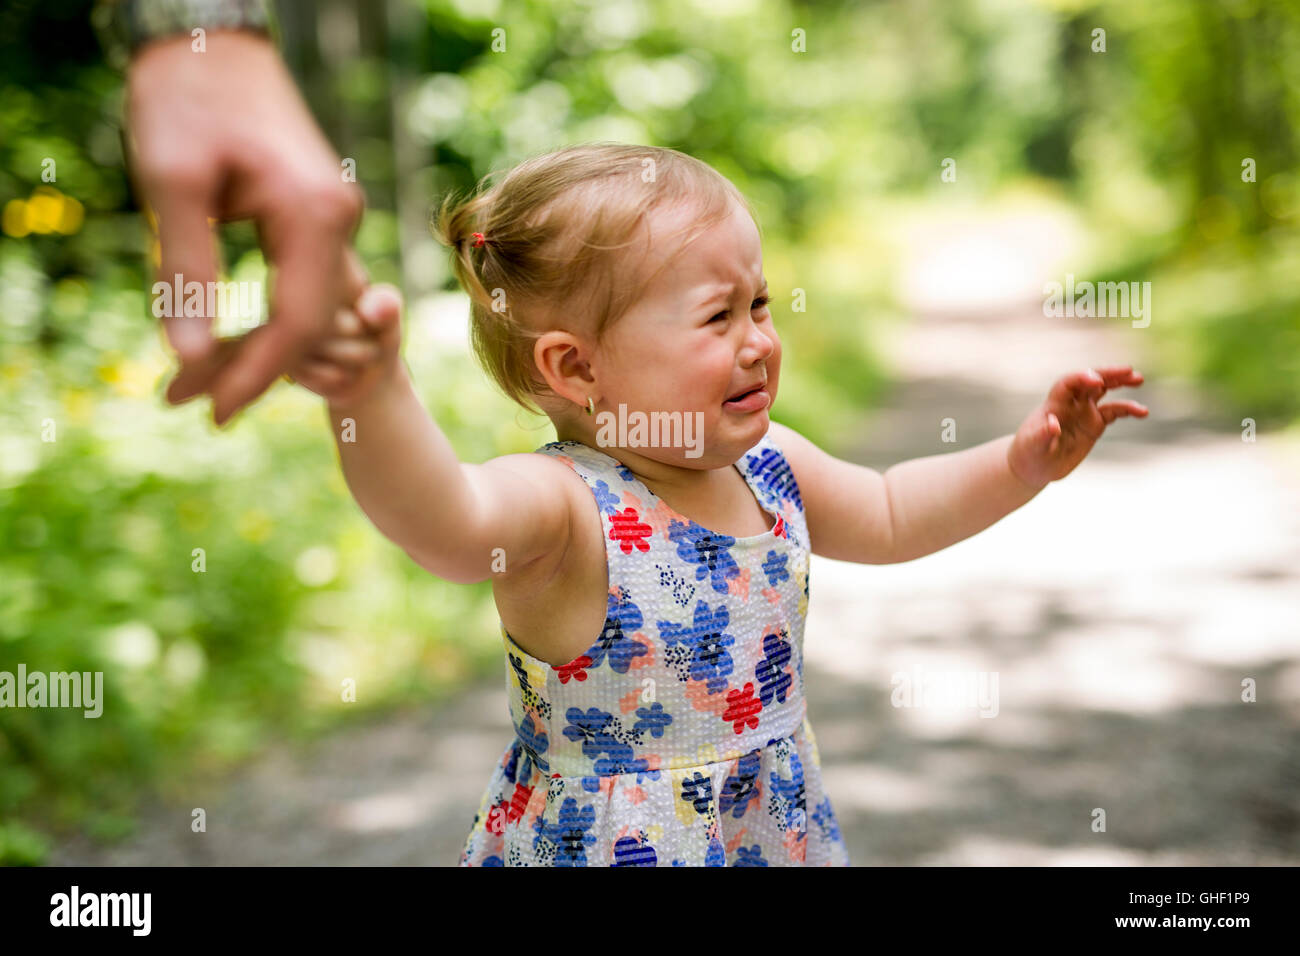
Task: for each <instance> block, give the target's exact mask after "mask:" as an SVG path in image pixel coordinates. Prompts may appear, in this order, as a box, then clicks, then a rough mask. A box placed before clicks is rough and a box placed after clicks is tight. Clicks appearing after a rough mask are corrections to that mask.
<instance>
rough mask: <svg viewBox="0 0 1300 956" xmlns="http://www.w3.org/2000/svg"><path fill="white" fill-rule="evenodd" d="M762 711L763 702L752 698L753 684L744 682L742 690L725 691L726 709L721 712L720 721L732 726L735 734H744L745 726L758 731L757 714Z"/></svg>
mask: <svg viewBox="0 0 1300 956" xmlns="http://www.w3.org/2000/svg"><path fill="white" fill-rule="evenodd" d="M762 709H763V702H762V701H761V700H759V699H758V698H757V697H755V696H754V684H753V683H752V682H751V681H746V682H745V689H744V690H729V691H727V709H726V710H725V711H723V712H722V719H723V720H725V721H727V723H729V724H732V725H733V728H732V729H734V730H735V731H736V733H738V734H740V733H744V732H745V724H749V726H750V729H752V730H757V729H758V712H759V711H761V710H762Z"/></svg>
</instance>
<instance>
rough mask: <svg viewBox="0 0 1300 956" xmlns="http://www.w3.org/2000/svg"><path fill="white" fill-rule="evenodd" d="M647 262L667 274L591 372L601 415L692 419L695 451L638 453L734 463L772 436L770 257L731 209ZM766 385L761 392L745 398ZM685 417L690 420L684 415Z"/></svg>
mask: <svg viewBox="0 0 1300 956" xmlns="http://www.w3.org/2000/svg"><path fill="white" fill-rule="evenodd" d="M695 214H696V213H695V211H694V210H686V211H683V210H677V211H674V212H672V213H661V214H659V215H658V216H657V217H656V218H655V220H654V221H653V223H652V225H651V237H652V238H651V242H652V243H655V239H654V237H655V236H666V235H671V234H672V233H674V232H675V231H677V230H678V229H680V228H681V227H683V226H685V225H688V224H689V216H691V215H695ZM672 241H673V240H671V239H660V240H659V242H658V243H657V244H655V245H653V246H652V248H651V251H650V254H649V255H648V256H647V260H646V263H647V268H649V269H650V270H653V269H655V268H658V267H659V266H660V265H661V264H663V263H664V261H665V260H670V261H669V264H668V265H667V266H665V268H663V269H662V271H660V272H659V274H658V276H657V278H656V279H655V281H654V283H653V284H652V285H651V286H650V288H649V289H648V290H647V293H646V295H645V296H644V297H643V299H642V300H641V301H639V302H637V303H636V304H635V305H634V306H633V307H632V308H631V310H629V311H628V312H627V313H626V314H625V315H623V316H622V318H620V319H619V320H618V322H616V323H615V324H614V326H613V328H611V329H610V331H609V334H608V335H607V336H606V338H605V341H604V342H603V343H602V345H601V347H600V349H599V350H598V352H597V354H596V356H595V361H594V362H593V369H594V370H595V371H596V373H597V374H598V376H599V383H600V395H601V402H600V407H601V410H603V411H606V410H607V411H609V412H611V413H613V414H614V415H618V414H619V406H620V404H621V405H623V406H625V408H626V410H627V414H628V415H629V416H631V414H632V413H633V412H641V413H643V414H644V415H646V416H650V415H652V414H653V413H654V412H682V413H690V415H691V418H692V419H693V424H692V427H694V425H695V424H696V423H698V426H699V434H698V435H697V436H694V441H693V444H695V445H696V446H698V447H697V448H692V449H686V448H682V447H649V448H637V449H635V450H636V451H637V453H638V454H641V455H644V456H646V457H649V458H653V459H655V460H658V461H662V462H664V463H665V464H674V465H679V466H685V467H690V468H717V467H722V466H726V465H730V464H731V463H733V462H734V461H736V460H737V459H738V458H739V457H740V456H741V455H742V454H744V453H745V452H746V451H748V450H749V449H750V448H752V447H753V446H754V445H755V444H756V443H757V442H758V441H759V440H760V439H761V438H762V437H763V436H764V435H765V434H766V433H767V428H768V424H769V419H768V412H769V410H770V408H771V405H772V403H773V401H775V399H776V392H777V385H778V382H779V378H780V371H781V340H780V338H779V337H778V336H777V333H776V329H775V327H774V325H773V321H772V313H771V311H770V310H769V309H768V307H767V297H768V289H767V283H766V281H765V279H764V277H763V253H762V246H761V243H760V241H759V235H758V229H757V228H756V227H755V225H754V222H753V220H752V219H751V218H750V217H749V214H748V213H747V212H746V211H745V210H744V209H743V208H741V207H740V206H738V205H733V206H732V208H731V211H730V214H729V215H728V216H727V218H726V219H724V220H722V221H720V222H718V223H716V224H715V225H713V226H712V227H710V228H709V229H708V230H706V231H705V232H703V233H701V234H700V235H699V236H697V237H696V239H695V241H694V242H692V243H691V244H690V245H688V246H686V247H685V248H684V249H672V248H660V247H661V246H664V245H666V244H668V243H670V242H672ZM755 386H762V389H761V390H760V391H757V392H754V393H752V394H749V395H746V396H744V397H740V398H737V396H740V395H741V393H744V392H747V391H750V390H752V389H754V388H755ZM683 417H685V416H683Z"/></svg>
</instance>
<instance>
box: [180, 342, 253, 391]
mask: <svg viewBox="0 0 1300 956" xmlns="http://www.w3.org/2000/svg"><path fill="white" fill-rule="evenodd" d="M238 350H239V342H238V341H237V340H235V339H225V340H219V341H218V342H217V345H216V348H214V349H213V350H212V351H210V352H209V353H208V354H207V355H205V356H204V357H203V358H201V359H198V360H196V361H193V362H190V363H189V364H186V365H182V366H181V368H180V371H179V372H178V373H177V374H176V377H175V378H173V379H172V380H171V382H170V383H169V384H168V386H167V392H166V398H167V401H168V402H170V403H171V404H172V405H180V404H181V403H183V402H187V401H189V400H190V399H191V398H193V397H194V396H195V395H199V394H201V393H202V392H203V390H204V388H205V387H206V386H207V384H208V382H210V381H212V379H213V378H214V377H215V376H216V375H217V373H218V372H220V371H221V369H222V368H224V367H225V366H226V364H227V363H228V362H229V361H230V360H231V358H232V357H233V356H234V355H235V353H236V352H238Z"/></svg>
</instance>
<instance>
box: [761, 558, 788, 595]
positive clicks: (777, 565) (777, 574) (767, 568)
mask: <svg viewBox="0 0 1300 956" xmlns="http://www.w3.org/2000/svg"><path fill="white" fill-rule="evenodd" d="M789 560H790V556H789V555H788V554H777V553H776V552H775V551H769V552H767V557H766V558H765V559H764V560H763V573H764V574H766V575H767V583H768V584H769V585H771V586H772V587H776V586H777V585H778V584H780V583H781V582H782V581H788V580H790V572H789V570H787V568H786V564H788V563H789Z"/></svg>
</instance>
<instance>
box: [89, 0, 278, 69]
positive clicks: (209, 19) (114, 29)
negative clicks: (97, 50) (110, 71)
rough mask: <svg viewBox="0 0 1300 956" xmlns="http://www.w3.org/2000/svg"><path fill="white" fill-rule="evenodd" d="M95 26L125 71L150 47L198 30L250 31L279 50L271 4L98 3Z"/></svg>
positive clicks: (231, 0)
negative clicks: (158, 42)
mask: <svg viewBox="0 0 1300 956" xmlns="http://www.w3.org/2000/svg"><path fill="white" fill-rule="evenodd" d="M91 22H92V24H93V25H94V27H95V31H96V33H97V34H98V35H99V41H100V45H101V46H102V47H103V49H104V55H105V57H106V58H107V59H108V62H109V63H110V65H112V66H113V67H114V68H115V69H118V70H125V69H126V67H127V65H128V64H129V63H130V60H131V58H132V57H133V56H135V55H136V54H137V53H138V52H139V51H140V49H141V48H143V47H144V46H145V45H146V44H148V43H151V42H153V41H155V40H162V39H166V38H168V37H175V36H190V37H192V36H193V35H194V31H195V30H196V29H200V28H201V29H203V30H204V31H209V30H247V31H250V32H252V33H256V34H259V35H261V36H264V37H266V38H267V39H268V40H269V41H270V42H272V43H274V44H277V45H278V44H279V42H280V30H279V23H278V21H277V20H276V17H275V11H274V9H273V8H272V6H271V3H270V0H98V2H97V3H96V6H95V10H94V12H93V14H92V17H91Z"/></svg>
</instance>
